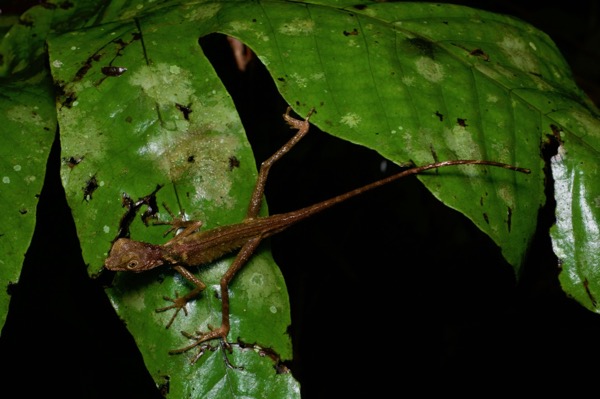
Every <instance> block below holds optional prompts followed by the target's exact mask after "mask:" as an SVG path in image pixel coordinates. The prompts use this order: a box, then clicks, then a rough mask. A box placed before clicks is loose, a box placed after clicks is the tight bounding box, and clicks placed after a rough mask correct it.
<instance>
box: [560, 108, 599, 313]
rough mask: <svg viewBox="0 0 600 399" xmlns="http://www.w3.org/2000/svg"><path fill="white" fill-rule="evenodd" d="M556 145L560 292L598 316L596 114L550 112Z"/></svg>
mask: <svg viewBox="0 0 600 399" xmlns="http://www.w3.org/2000/svg"><path fill="white" fill-rule="evenodd" d="M552 117H553V120H554V121H556V122H555V123H556V125H555V134H556V136H557V139H558V140H559V141H560V145H559V147H558V153H557V154H556V155H555V156H554V157H553V158H552V161H551V166H552V174H553V177H554V195H555V199H556V224H555V225H554V226H553V227H552V229H551V237H552V244H553V248H554V252H555V254H556V255H557V257H558V259H559V262H560V267H561V273H560V275H559V279H560V282H561V285H562V288H563V290H564V291H565V292H567V293H568V294H569V295H571V296H572V297H573V298H575V299H576V300H577V301H578V302H579V303H581V304H582V305H584V306H585V307H586V308H588V309H590V310H592V311H594V312H596V313H600V304H599V303H598V300H599V299H600V252H599V251H598V249H599V245H600V184H599V182H600V171H599V167H598V159H599V157H598V148H600V142H599V140H598V139H599V138H600V136H599V135H598V132H600V119H599V115H598V112H597V111H594V110H590V109H588V108H584V107H575V106H572V105H567V104H565V106H563V107H560V108H558V109H557V111H556V112H554V113H553V114H552Z"/></svg>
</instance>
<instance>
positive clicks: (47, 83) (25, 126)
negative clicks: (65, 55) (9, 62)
mask: <svg viewBox="0 0 600 399" xmlns="http://www.w3.org/2000/svg"><path fill="white" fill-rule="evenodd" d="M0 84H1V86H2V90H1V91H0V101H1V107H2V112H0V134H1V135H2V139H3V143H4V144H3V145H2V146H0V170H1V171H2V172H1V174H0V176H1V177H0V178H1V185H0V203H2V204H3V205H2V206H3V215H4V216H3V221H2V231H1V232H0V253H1V254H2V260H1V261H0V281H2V282H3V287H4V288H3V289H2V290H0V295H1V297H0V327H1V326H3V325H4V322H5V321H6V314H7V312H8V303H9V293H10V289H9V285H10V284H16V283H17V282H18V280H19V275H20V272H21V266H22V265H23V260H24V256H25V252H26V251H27V248H29V243H30V242H31V237H32V236H33V229H34V227H35V220H36V210H37V199H38V196H39V194H40V191H41V189H42V184H43V183H44V175H45V174H46V172H45V170H46V162H47V161H48V154H49V152H50V147H51V144H52V141H53V140H54V136H55V133H56V113H55V111H54V102H53V101H52V97H51V95H50V94H51V93H52V86H51V84H52V80H51V78H50V76H49V75H48V74H47V73H46V72H44V71H41V72H39V73H37V74H35V75H33V76H30V77H28V78H23V79H20V80H16V81H12V82H1V83H0Z"/></svg>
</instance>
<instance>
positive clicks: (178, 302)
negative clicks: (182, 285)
mask: <svg viewBox="0 0 600 399" xmlns="http://www.w3.org/2000/svg"><path fill="white" fill-rule="evenodd" d="M163 299H164V300H165V301H170V302H173V305H169V306H165V307H163V308H158V309H156V310H155V312H156V313H161V312H165V311H167V310H171V309H175V313H173V316H171V319H170V320H169V322H168V323H167V326H166V328H169V327H171V324H173V321H174V320H175V318H176V317H177V315H178V314H179V311H181V309H183V313H184V314H185V315H186V316H187V315H188V311H187V307H186V305H187V299H186V298H185V297H180V296H179V293H177V292H175V299H173V298H169V297H168V296H164V297H163Z"/></svg>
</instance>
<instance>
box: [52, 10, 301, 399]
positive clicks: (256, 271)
mask: <svg viewBox="0 0 600 399" xmlns="http://www.w3.org/2000/svg"><path fill="white" fill-rule="evenodd" d="M175 11H176V12H171V13H166V12H161V13H157V14H155V15H149V16H147V17H145V18H143V19H140V20H126V21H123V22H115V23H107V24H102V25H100V26H98V27H96V28H91V29H86V30H82V31H75V32H72V33H67V34H65V35H62V36H60V37H57V38H53V39H51V40H50V41H49V50H50V54H51V60H52V61H51V65H52V71H53V75H54V78H55V81H56V82H57V84H59V85H60V86H61V91H62V92H63V95H62V96H61V97H60V98H59V104H58V107H59V112H58V118H59V123H60V125H61V142H62V152H63V158H64V159H74V160H77V162H76V164H75V165H74V164H72V163H71V164H68V163H65V164H64V165H63V167H62V172H61V174H62V180H63V182H64V186H65V190H66V194H67V198H68V201H69V204H70V206H71V209H72V213H73V216H74V218H75V221H76V224H77V228H78V234H79V237H80V241H81V247H82V253H83V256H84V259H86V261H87V262H89V265H90V266H89V271H90V273H91V274H96V273H98V272H99V271H100V270H101V267H102V265H103V262H104V259H105V258H106V255H107V252H108V251H109V249H110V247H111V242H112V240H113V239H114V238H115V237H116V235H117V229H118V227H119V221H120V218H121V216H122V215H123V213H124V210H123V209H122V207H121V198H122V195H123V194H124V193H126V194H128V195H130V196H131V197H132V198H133V199H134V200H135V199H137V198H138V197H143V196H145V195H148V194H150V192H152V191H153V190H154V189H155V187H156V186H157V185H165V187H164V188H162V189H161V190H160V191H159V192H158V194H157V197H158V202H159V204H162V203H163V202H165V203H166V204H168V205H169V206H170V207H171V208H173V209H174V210H177V209H176V208H175V207H179V209H178V210H181V211H183V210H185V214H186V216H187V217H188V218H189V219H196V220H202V221H203V223H204V226H203V228H211V227H215V226H220V225H227V224H231V223H235V222H239V221H241V220H242V219H243V218H244V216H245V213H246V210H247V204H248V201H249V198H250V194H251V192H252V189H253V187H254V181H255V179H256V167H255V162H254V159H253V157H252V153H251V149H250V146H249V144H248V142H247V141H246V138H245V136H244V132H243V128H242V125H241V123H240V121H239V118H238V116H237V113H236V110H235V107H234V105H233V103H232V101H231V99H230V97H229V96H228V94H227V93H226V91H225V89H224V87H223V85H222V83H221V81H220V80H219V79H218V77H217V75H216V74H215V72H214V70H213V69H212V66H211V65H210V63H209V62H208V60H207V59H206V58H204V57H203V56H202V52H201V49H200V47H199V45H198V37H199V35H200V34H202V33H203V32H202V31H198V32H197V33H196V34H190V25H189V24H188V25H182V24H181V18H182V14H181V12H182V11H184V10H175ZM195 29H197V28H195ZM174 54H181V55H183V56H181V57H174ZM106 67H114V68H122V69H119V71H120V72H119V73H118V74H116V75H115V74H105V73H103V72H102V68H106ZM182 108H186V109H188V108H189V110H191V112H189V113H188V112H183V111H182ZM159 206H161V205H159ZM161 209H162V210H161V212H160V218H161V219H162V220H163V221H168V219H169V218H170V216H169V215H168V213H167V212H165V208H161ZM164 231H165V228H164V226H163V228H156V227H155V228H152V227H150V228H146V227H145V226H144V225H143V224H142V223H141V221H139V219H138V221H137V223H136V224H134V226H132V233H131V235H132V237H133V238H135V239H137V240H142V241H148V242H154V243H160V242H164V241H165V240H164V238H163V237H162V234H163V232H164ZM232 259H233V258H232V257H228V258H226V259H224V260H222V261H220V262H217V263H216V264H214V265H210V266H208V267H206V268H203V269H202V270H201V271H200V273H199V274H200V278H201V279H202V280H203V281H204V282H205V283H206V284H207V285H208V287H209V288H208V289H207V290H206V291H205V292H204V293H203V294H202V295H201V296H200V297H199V299H198V300H197V301H194V302H193V303H191V304H189V305H188V308H189V309H188V312H189V315H188V316H187V317H185V316H184V315H183V314H181V315H180V316H178V318H177V319H176V320H175V322H174V324H173V326H172V328H171V329H169V330H166V329H165V326H166V325H167V322H168V321H169V318H170V317H171V314H170V313H161V314H156V313H155V312H154V310H155V309H157V308H161V307H164V306H166V305H168V302H165V301H164V299H163V296H170V297H174V296H175V295H176V293H177V292H180V293H181V294H182V295H184V294H185V293H186V291H187V290H188V289H189V287H188V286H187V284H186V283H185V281H183V280H182V279H180V278H178V277H176V276H174V273H171V272H167V273H166V274H161V271H158V272H156V273H153V272H147V273H146V274H147V275H142V276H141V277H142V278H139V277H140V276H122V275H118V276H117V278H116V279H115V280H114V282H113V285H112V287H111V288H109V289H108V290H107V292H108V295H109V297H110V299H111V301H112V302H113V305H114V306H115V309H116V310H117V312H118V313H119V315H120V317H121V318H122V319H123V320H124V321H125V322H126V323H127V327H128V329H129V330H130V331H131V333H132V334H133V336H134V337H135V339H136V342H137V344H138V346H139V348H140V350H141V351H142V354H143V356H144V360H145V362H146V365H147V367H148V369H149V370H150V373H151V374H152V375H153V377H154V379H155V381H156V383H157V385H160V386H163V385H165V384H166V383H167V381H168V386H169V392H170V395H172V396H173V397H183V396H189V395H190V394H191V392H195V393H196V394H198V393H199V392H201V393H202V394H203V395H210V394H212V393H213V391H214V390H215V389H216V387H221V389H225V391H223V392H230V391H231V392H235V395H236V396H239V395H260V394H259V393H257V392H270V391H273V392H274V393H275V392H279V393H281V392H285V393H284V394H279V396H278V397H281V396H286V397H294V396H296V395H297V392H298V386H297V382H296V381H295V380H294V379H293V378H292V377H291V374H289V373H286V374H277V373H276V372H275V366H277V362H279V361H280V360H286V359H290V358H291V343H290V340H289V337H288V336H287V334H286V329H287V327H288V326H289V324H290V319H289V303H288V297H287V294H286V290H285V283H284V281H283V277H282V276H281V273H280V271H279V269H278V268H277V266H276V265H275V263H274V262H273V260H272V258H271V257H270V256H269V255H268V254H267V253H265V252H262V251H260V252H259V254H258V255H257V256H254V257H253V259H252V261H251V262H250V263H249V264H248V265H246V266H245V267H244V269H243V271H242V272H241V273H239V274H238V276H236V279H235V281H234V283H233V284H232V286H231V292H232V294H231V315H232V320H231V323H232V328H231V332H230V339H231V340H232V341H233V342H236V341H238V340H239V341H240V342H242V343H243V345H242V346H245V345H249V346H252V345H254V344H257V345H258V346H257V347H256V348H258V349H256V350H253V349H244V348H242V347H241V346H240V345H237V344H236V345H234V348H233V354H232V355H231V360H232V362H234V364H236V365H237V366H242V367H243V368H244V371H243V372H240V373H231V372H230V370H228V369H227V368H226V367H225V363H224V362H223V357H222V356H223V354H222V352H221V351H220V350H217V351H207V353H206V354H204V355H203V356H202V357H201V358H200V360H199V361H198V362H197V363H196V364H193V365H192V364H190V359H191V358H192V357H193V356H194V353H186V354H183V355H180V356H170V355H169V354H168V352H169V350H172V349H177V348H178V347H182V346H185V345H187V344H188V343H189V341H188V340H187V339H186V338H185V337H183V336H182V335H181V333H180V331H182V330H183V331H187V332H189V333H194V332H195V331H198V330H203V331H206V330H207V329H208V325H209V324H210V325H219V323H220V317H221V312H220V301H219V300H218V299H216V298H215V297H214V295H215V293H216V292H217V291H218V284H219V280H220V278H221V276H222V275H223V274H224V273H225V271H226V269H227V267H228V265H229V263H230V262H231V260H232ZM182 313H183V312H182ZM217 349H218V348H217ZM261 351H267V352H269V353H271V352H272V353H273V354H274V359H273V358H271V357H270V356H261V354H260V352H261ZM207 380H209V381H212V382H213V383H214V385H211V384H208V383H207ZM190 381H193V383H191V382H190ZM258 381H262V382H263V383H264V384H266V385H265V387H264V388H261V387H260V385H257V382H258ZM259 388H260V389H261V391H256V390H257V389H259ZM216 397H219V396H218V395H217V396H216ZM274 397H276V396H274Z"/></svg>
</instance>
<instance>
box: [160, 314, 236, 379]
mask: <svg viewBox="0 0 600 399" xmlns="http://www.w3.org/2000/svg"><path fill="white" fill-rule="evenodd" d="M208 328H209V329H210V331H209V332H206V333H202V332H196V334H195V335H194V334H190V333H188V332H185V331H182V332H181V334H182V335H183V336H184V337H186V338H188V339H191V340H193V341H194V342H192V343H191V344H189V345H187V346H184V347H183V348H179V349H174V350H171V351H169V354H170V355H177V354H181V353H185V352H187V351H189V350H191V349H194V348H198V352H197V353H196V354H195V355H194V357H192V359H191V363H192V364H194V363H196V362H197V361H198V359H200V358H201V357H202V355H204V353H205V352H206V351H207V350H212V351H214V350H216V347H214V346H213V345H211V344H209V343H208V341H211V340H213V339H219V346H220V347H221V349H223V357H224V360H225V364H226V365H227V367H229V368H232V369H239V370H241V369H243V368H242V367H236V366H234V365H233V364H231V362H230V361H229V358H228V357H227V353H226V352H229V353H231V345H230V344H229V342H227V334H228V333H229V329H228V328H225V327H224V326H221V327H219V328H214V327H212V326H211V325H210V324H209V325H208Z"/></svg>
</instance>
